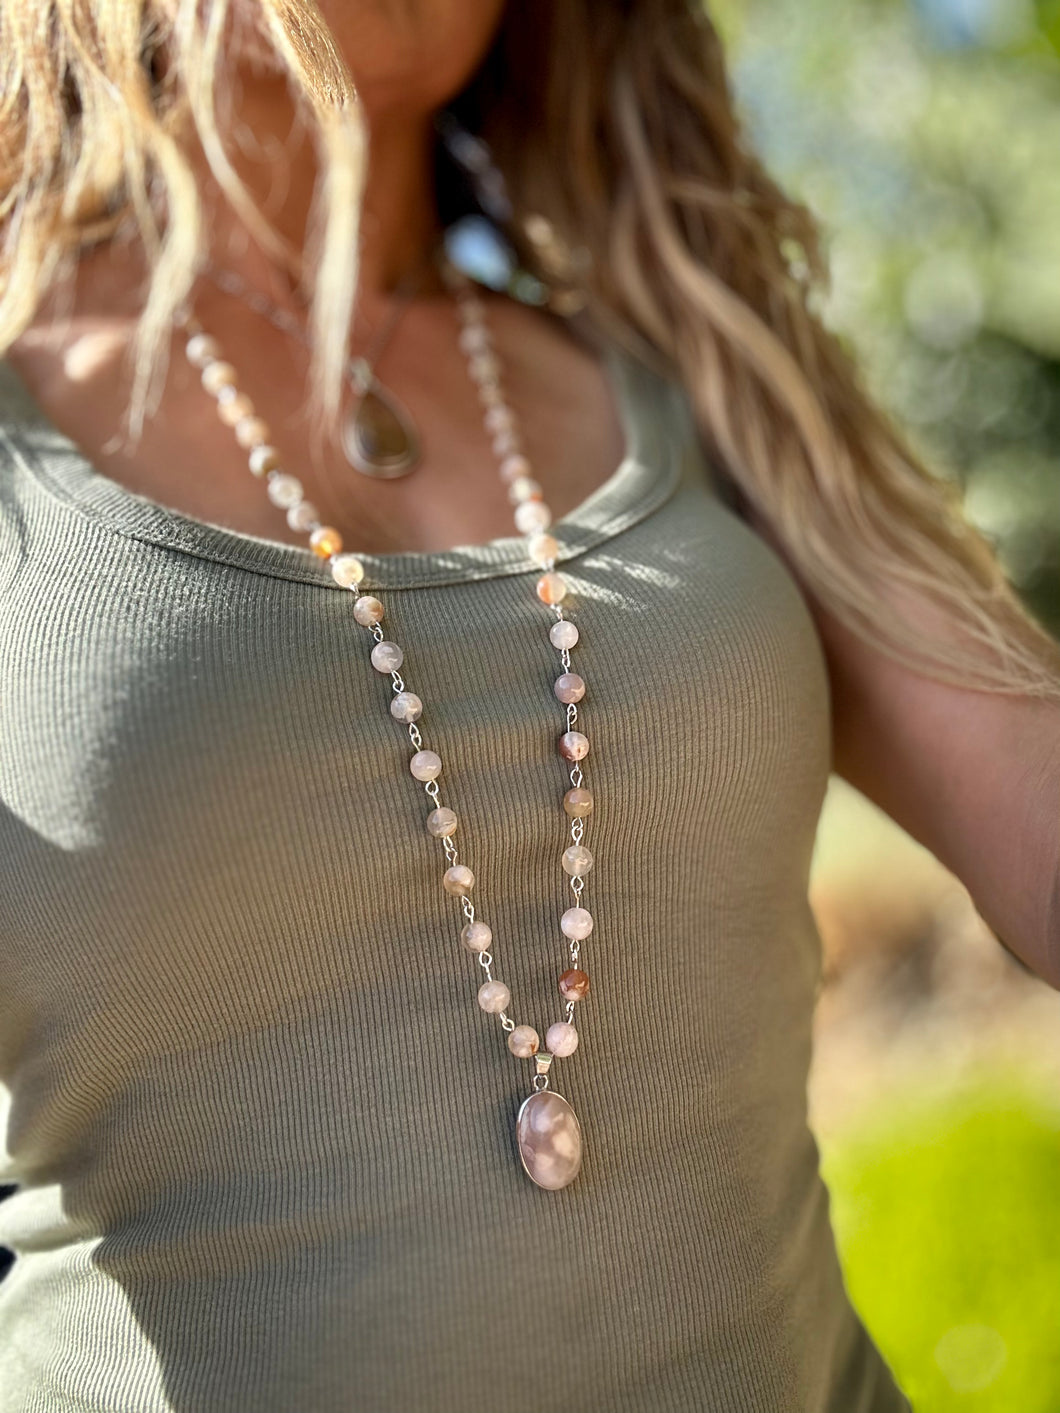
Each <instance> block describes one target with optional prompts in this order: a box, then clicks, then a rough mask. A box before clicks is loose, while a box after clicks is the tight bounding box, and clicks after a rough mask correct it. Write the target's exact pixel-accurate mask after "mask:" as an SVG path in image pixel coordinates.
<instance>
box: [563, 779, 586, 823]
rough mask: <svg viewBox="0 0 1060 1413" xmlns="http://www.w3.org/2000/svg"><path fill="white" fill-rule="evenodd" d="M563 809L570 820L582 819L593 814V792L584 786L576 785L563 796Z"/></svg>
mask: <svg viewBox="0 0 1060 1413" xmlns="http://www.w3.org/2000/svg"><path fill="white" fill-rule="evenodd" d="M563 808H564V809H565V810H566V811H567V813H568V814H569V815H570V816H571V818H572V819H584V818H585V816H586V815H587V814H592V812H593V792H592V791H591V790H587V789H586V788H585V786H584V785H576V786H575V787H574V789H573V790H568V791H567V793H566V794H565V795H564V796H563Z"/></svg>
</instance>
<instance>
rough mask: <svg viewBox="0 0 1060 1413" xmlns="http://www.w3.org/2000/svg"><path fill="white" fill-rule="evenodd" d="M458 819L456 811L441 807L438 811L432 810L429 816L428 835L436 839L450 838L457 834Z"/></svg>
mask: <svg viewBox="0 0 1060 1413" xmlns="http://www.w3.org/2000/svg"><path fill="white" fill-rule="evenodd" d="M456 826H457V818H456V811H455V810H451V809H449V808H447V806H445V805H440V806H439V807H438V809H436V810H431V812H430V814H429V815H428V816H427V833H428V834H433V835H434V837H435V838H436V839H445V838H448V836H449V835H450V834H455V833H456Z"/></svg>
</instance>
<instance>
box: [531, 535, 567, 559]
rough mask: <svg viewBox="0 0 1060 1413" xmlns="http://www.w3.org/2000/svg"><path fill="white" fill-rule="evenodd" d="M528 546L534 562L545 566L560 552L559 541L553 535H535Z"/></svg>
mask: <svg viewBox="0 0 1060 1413" xmlns="http://www.w3.org/2000/svg"><path fill="white" fill-rule="evenodd" d="M526 548H527V551H528V553H529V555H530V558H531V559H532V560H533V561H534V563H535V564H540V565H541V566H542V567H544V566H545V565H546V564H550V563H551V562H552V560H554V559H555V558H556V555H557V554H559V541H558V540H556V539H555V538H554V537H553V536H552V535H535V536H534V537H533V539H532V540H531V541H530V542H529V543H528V545H527V547H526Z"/></svg>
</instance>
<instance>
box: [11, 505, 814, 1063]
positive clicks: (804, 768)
mask: <svg viewBox="0 0 1060 1413" xmlns="http://www.w3.org/2000/svg"><path fill="white" fill-rule="evenodd" d="M100 544H101V545H102V546H103V548H104V550H106V549H107V548H108V547H109V551H110V553H109V557H108V556H107V555H106V554H104V557H103V558H102V559H101V560H99V561H97V562H96V565H95V574H94V577H93V578H92V580H91V582H90V583H71V582H64V581H62V580H61V579H60V580H57V579H56V578H55V577H54V576H35V575H32V574H27V575H24V576H22V578H21V580H20V581H19V589H20V592H19V594H18V595H17V600H16V598H15V597H9V598H8V599H7V600H5V602H4V605H3V612H2V614H0V657H2V659H3V663H4V674H5V680H8V681H10V682H12V683H13V684H14V687H13V689H12V690H9V691H8V692H7V693H6V694H5V696H4V698H3V701H2V702H0V719H2V728H0V729H2V737H3V740H4V743H5V747H4V754H3V757H2V758H0V760H2V765H0V789H2V794H3V801H4V806H5V808H4V812H3V815H2V817H0V842H2V848H0V855H2V857H3V859H4V860H5V863H4V870H5V875H6V876H5V878H4V888H3V901H2V903H0V970H2V971H3V973H4V976H5V987H6V992H5V994H6V998H7V1004H8V1005H10V1006H12V1007H14V1008H15V1009H16V1010H17V1009H18V1008H19V1007H20V1005H24V1006H27V1007H30V1008H36V1009H37V1010H38V1011H39V1010H40V1008H41V1007H43V1010H44V1011H45V1013H50V1014H51V1015H52V1016H53V1017H54V1018H55V1019H56V1020H57V1021H58V1020H59V1019H60V1018H61V1013H62V1011H63V1010H64V1008H68V1007H69V1008H72V1009H73V1010H75V1011H76V1012H77V1013H78V1015H79V1016H80V1017H81V1019H82V1021H83V1023H84V1024H85V1025H86V1027H87V1030H86V1039H87V1038H89V1037H91V1035H92V1034H93V1030H94V1027H95V1026H97V1025H104V1026H113V1025H114V1024H121V1025H123V1026H124V1027H126V1029H127V1030H129V1031H130V1032H132V1033H137V1034H140V1035H141V1041H140V1043H142V1044H143V1045H144V1046H147V1047H154V1046H158V1045H162V1046H167V1045H184V1044H187V1043H194V1041H195V1040H196V1039H199V1040H206V1039H210V1038H215V1037H216V1036H217V1035H219V1034H223V1033H224V1032H225V1030H226V1028H228V1027H230V1026H231V1025H232V1024H233V1017H235V1016H238V1018H239V1021H238V1023H239V1024H240V1025H248V1024H249V1025H254V1024H257V1023H267V1021H268V1020H269V1019H270V1018H271V1017H273V1016H275V1015H276V1014H278V1013H279V1012H281V1011H282V1010H283V1008H284V1007H285V1006H287V1005H289V1004H291V1002H292V1001H293V1000H294V999H295V998H297V997H299V996H303V997H304V996H309V995H317V994H322V993H328V992H330V991H333V990H334V989H335V988H342V989H349V990H352V991H353V992H355V993H357V994H360V995H361V996H362V997H363V998H365V1004H370V998H371V996H372V995H373V994H374V993H375V992H376V990H377V989H378V988H379V987H380V986H387V985H398V986H401V985H403V984H406V983H405V982H404V981H403V980H402V978H403V977H406V976H407V975H408V969H409V966H410V965H411V963H410V959H413V960H414V963H415V965H414V967H413V971H414V973H415V975H416V976H417V978H418V982H417V984H419V982H420V981H422V982H423V983H424V984H429V983H430V982H431V981H432V980H436V981H438V982H439V984H440V985H441V986H442V987H443V988H444V987H446V986H449V985H450V984H451V979H452V972H453V967H454V966H456V965H459V958H458V957H456V956H455V953H456V951H457V944H456V942H455V938H456V936H457V934H458V931H459V921H460V919H459V918H458V916H457V913H458V911H459V908H458V904H457V902H456V900H454V899H453V898H452V897H450V896H449V895H447V894H446V893H445V892H444V890H443V889H442V886H441V876H442V873H443V872H444V869H445V867H446V864H447V860H446V858H445V856H444V854H443V851H442V848H441V847H440V844H439V841H438V840H437V839H434V838H432V837H431V836H430V835H429V834H428V833H427V830H426V828H425V820H426V816H427V814H428V812H429V810H430V809H431V808H433V803H432V802H431V801H430V800H429V799H428V798H427V797H426V795H425V793H424V789H423V786H422V785H421V784H420V783H419V782H417V781H416V780H415V779H414V778H413V777H412V776H411V774H410V772H409V769H408V762H409V758H410V755H411V753H412V750H413V746H412V744H411V742H410V740H409V736H408V732H407V728H406V727H404V726H403V725H402V724H401V723H399V722H398V721H396V720H395V719H394V717H393V716H392V715H391V714H390V711H389V703H390V700H391V698H392V696H393V684H392V681H391V678H390V676H389V674H384V673H380V672H377V671H375V670H374V669H373V668H372V667H371V665H370V662H369V657H368V653H369V648H370V646H371V641H372V640H371V638H370V637H369V635H368V634H367V633H366V632H365V630H364V629H363V628H361V627H359V626H358V625H357V624H356V623H355V622H354V620H353V617H352V613H351V611H350V610H351V607H352V596H350V595H347V594H343V593H339V592H335V591H332V590H330V589H326V588H322V587H320V586H314V585H305V584H294V583H289V582H284V581H279V580H271V579H267V578H265V577H264V576H257V575H253V574H247V573H245V572H243V571H237V570H234V569H232V568H231V567H229V566H222V565H211V564H204V562H202V561H197V560H195V559H193V558H191V557H190V556H182V555H167V554H165V553H164V552H160V551H159V550H158V549H157V547H154V546H144V545H137V544H135V543H134V542H130V541H119V540H117V539H114V538H109V539H105V540H102V541H101V542H100ZM562 569H563V573H564V576H565V577H566V578H567V580H568V582H569V584H570V588H571V593H570V597H569V600H568V601H566V602H565V605H564V606H565V610H566V613H567V616H569V617H570V618H571V619H572V620H573V621H574V622H575V623H576V624H577V625H578V627H579V631H580V635H581V636H580V638H579V642H578V644H577V645H576V647H575V648H574V649H573V650H572V652H571V667H572V670H574V671H576V672H578V673H579V674H580V675H581V676H582V677H583V678H584V680H585V682H586V684H587V690H586V694H585V696H584V698H583V699H582V701H581V702H580V703H579V704H578V722H577V726H578V729H579V730H580V731H582V732H583V733H584V734H585V735H586V736H587V737H588V740H589V743H590V749H589V754H588V756H587V757H586V758H585V759H584V761H583V762H582V768H583V771H584V775H585V783H586V784H587V785H588V786H589V787H590V788H591V789H592V791H593V793H594V797H595V800H596V804H595V808H594V811H593V813H592V815H591V816H590V817H589V819H588V821H587V829H586V835H585V842H586V844H587V845H588V846H589V847H590V849H591V851H592V852H593V855H594V860H595V862H594V867H593V872H592V873H591V874H590V875H589V890H588V893H587V895H586V896H587V897H588V896H590V895H593V896H599V898H600V902H599V904H598V905H597V904H595V903H594V904H592V906H593V907H594V908H598V909H599V921H600V924H601V926H600V935H601V936H605V937H606V933H605V927H606V928H610V929H612V930H613V932H614V933H615V934H616V935H621V934H622V933H623V929H624V928H626V926H627V923H626V920H627V919H629V918H632V917H637V918H643V917H644V916H645V915H646V911H647V912H648V913H650V914H652V915H655V914H657V916H658V919H659V927H660V928H661V929H662V935H664V936H668V933H667V929H668V927H669V926H670V922H672V921H673V920H674V919H676V918H677V917H678V916H680V917H682V918H684V919H685V920H686V921H687V920H688V919H689V918H690V917H696V918H698V919H699V920H700V923H701V924H702V927H706V928H707V929H711V928H716V929H719V932H718V935H719V937H720V938H721V939H722V940H721V941H720V942H719V946H720V947H722V948H724V947H725V946H728V945H731V947H732V955H731V958H730V959H729V961H728V962H726V960H725V956H724V955H715V956H714V957H713V958H712V957H710V956H708V954H707V952H706V951H704V950H703V949H702V946H701V943H702V927H701V928H700V929H699V930H698V931H697V929H696V928H683V929H682V928H677V927H676V926H675V927H674V930H673V937H672V938H669V936H668V941H673V943H674V945H675V946H676V949H677V952H676V955H673V956H671V957H670V958H669V959H668V960H669V962H670V963H671V964H672V965H673V966H674V967H675V968H677V969H681V968H686V969H689V970H691V971H692V972H695V971H697V970H698V971H702V970H703V969H704V968H705V967H710V966H718V965H719V964H720V965H721V966H722V967H723V968H724V967H726V966H731V968H732V971H733V974H734V975H735V972H736V969H737V968H738V967H739V966H741V965H742V959H741V958H740V957H739V956H738V955H737V943H736V941H735V940H733V942H732V943H731V944H727V943H725V941H724V935H725V928H726V926H727V924H726V922H725V919H726V918H727V917H728V916H729V915H730V914H731V912H732V911H733V910H738V909H740V908H743V909H745V910H752V911H754V916H756V917H757V918H758V919H759V922H760V923H761V925H762V926H764V925H765V920H766V919H767V918H769V917H771V916H774V915H775V913H776V910H777V908H778V907H781V906H783V905H784V904H785V903H786V902H787V901H791V902H792V903H794V902H795V901H797V900H798V899H799V897H800V890H802V891H803V892H804V886H805V875H806V868H807V866H808V861H809V855H810V850H811V848H812V843H813V836H814V832H815V827H816V820H817V815H818V812H819V808H820V804H821V800H822V797H823V793H824V788H825V785H826V782H827V775H828V771H829V766H830V721H829V698H828V690H827V680H826V677H825V672H824V664H823V658H822V656H821V653H820V648H819V643H818V640H817V637H816V633H815V630H814V628H813V625H812V620H811V619H810V616H809V613H808V611H807V609H806V606H805V604H804V603H803V601H802V599H801V597H800V595H799V592H798V589H797V587H796V586H795V584H794V582H793V581H792V579H791V578H790V576H789V574H788V573H787V571H786V569H785V568H784V567H783V565H782V564H781V562H780V561H779V560H778V559H777V557H776V556H775V555H774V554H773V553H772V551H770V550H769V549H768V548H767V547H766V546H765V545H764V544H763V542H762V541H761V540H759V539H758V538H757V537H756V536H755V535H754V534H753V533H752V532H751V531H750V530H748V529H747V528H746V526H744V525H743V523H742V522H740V521H738V520H737V519H736V518H735V517H734V516H733V515H732V514H731V513H730V512H729V511H728V510H726V509H725V507H724V506H723V505H722V504H721V503H720V502H719V501H718V500H717V499H716V497H715V496H714V495H713V494H712V493H711V492H710V491H709V489H708V488H707V487H706V486H704V485H702V484H700V483H699V482H697V481H692V482H685V483H684V484H682V486H681V487H680V488H679V489H678V491H677V493H676V494H675V495H674V496H672V497H671V498H670V499H669V500H667V501H666V502H665V504H664V505H662V506H661V507H660V508H659V509H658V510H656V511H655V512H654V513H653V514H652V515H650V516H648V517H646V518H645V519H643V520H641V521H640V522H639V523H638V524H636V525H634V526H632V527H631V528H630V529H628V530H627V531H625V532H623V533H621V534H618V535H615V536H612V537H610V538H608V539H605V540H604V541H603V542H602V543H600V544H598V545H596V546H595V547H594V548H592V549H591V550H589V551H587V552H586V553H585V554H583V555H579V556H576V557H575V558H574V559H572V560H569V561H567V562H566V563H565V564H564V565H563V566H562ZM533 577H534V576H533V575H498V576H495V577H490V578H486V579H483V580H471V581H466V582H461V583H455V584H447V585H442V586H439V587H436V588H432V589H429V590H402V591H395V592H393V593H391V594H390V595H389V596H387V595H386V594H385V593H384V592H383V591H380V597H381V598H383V599H386V617H385V619H384V622H383V627H384V629H385V633H386V636H387V637H388V638H389V639H391V640H393V641H395V642H397V643H398V644H399V645H400V646H401V648H402V649H403V651H404V654H405V656H404V661H403V663H402V665H401V669H400V671H401V677H402V679H403V682H404V686H405V687H406V688H407V690H409V691H412V692H415V693H416V694H417V695H418V696H420V697H421V699H422V701H423V703H424V708H423V713H422V716H421V717H420V719H419V721H418V723H417V727H418V730H419V732H420V734H421V736H422V743H423V745H424V747H426V748H428V749H431V750H434V751H436V752H437V753H438V754H439V755H440V756H441V758H442V762H443V767H442V773H441V775H440V777H439V779H438V787H439V796H440V802H441V803H442V804H444V805H446V806H449V807H450V808H452V809H453V810H455V812H456V814H457V817H458V828H457V831H456V833H455V835H453V842H454V844H455V845H456V847H457V850H458V854H459V858H460V860H461V862H465V863H467V864H468V866H469V867H470V868H471V869H472V870H473V872H474V873H475V876H476V885H475V896H476V899H477V902H476V906H481V908H482V909H483V910H484V911H482V912H481V913H480V916H483V917H484V918H486V920H488V921H490V922H491V925H493V924H494V923H495V924H496V929H497V932H498V935H503V936H508V937H526V936H529V935H536V934H537V933H538V932H541V933H545V932H546V931H547V932H550V931H551V930H554V922H555V917H554V915H555V916H558V911H559V910H560V909H561V906H562V905H565V904H563V897H564V890H565V885H566V883H567V880H566V878H565V876H564V875H563V873H562V871H561V869H560V866H559V855H560V853H561V851H562V849H563V847H564V846H565V845H566V844H567V843H569V827H570V821H569V819H567V817H566V816H565V815H564V813H563V810H562V806H561V801H562V796H563V793H564V790H565V789H566V788H567V787H568V786H569V779H568V769H569V767H568V766H567V764H566V762H565V761H564V760H563V758H562V757H561V756H560V754H559V753H558V751H557V742H558V738H559V736H560V735H561V733H562V732H563V731H564V730H565V729H566V725H567V722H566V713H565V709H564V708H563V707H562V706H561V705H560V704H559V702H558V701H557V699H556V697H555V694H554V692H553V683H554V680H555V677H556V676H557V675H558V673H559V672H560V671H561V670H562V665H561V663H560V661H559V654H558V653H557V652H556V650H555V648H553V647H552V645H551V643H550V641H549V638H548V626H549V624H550V623H551V621H552V617H551V615H550V613H549V612H548V610H546V609H544V607H543V606H542V605H541V604H540V603H539V602H538V600H537V599H536V597H535V595H534V593H533ZM568 901H569V900H568ZM596 915H597V914H596V913H595V912H594V916H596ZM747 916H748V917H751V911H748V914H747ZM668 919H669V920H670V922H668ZM752 920H753V919H752ZM697 939H699V940H698V941H697ZM633 940H634V942H635V943H636V945H637V946H639V948H640V951H639V952H637V953H635V954H634V962H633V963H632V964H633V965H637V966H640V967H642V968H643V969H644V973H645V974H644V976H642V977H641V978H640V982H641V983H643V984H649V985H650V984H651V983H650V976H651V972H652V968H653V967H654V965H655V964H656V961H657V959H656V957H655V956H654V953H653V949H654V948H655V947H656V946H657V945H658V939H652V938H647V939H641V940H640V941H639V942H637V941H636V939H633ZM381 958H382V959H383V965H381ZM524 965H525V966H526V967H529V966H530V965H531V963H530V962H529V961H528V960H527V961H525V962H524V961H515V962H514V966H515V967H516V971H517V975H518V974H519V973H518V968H519V967H522V966H524ZM533 965H535V966H536V965H538V962H536V961H535V962H534V963H533ZM522 979H523V981H524V982H529V983H530V984H540V983H541V978H536V981H535V980H534V978H532V977H531V973H530V972H529V971H527V972H526V973H525V975H524V976H523V977H522ZM635 981H636V979H634V982H635ZM160 994H161V995H165V996H167V997H168V1002H167V1006H166V1007H165V1008H164V1009H163V1010H162V1011H160V1010H159V1008H158V1006H157V997H158V996H159V995H160ZM461 995H463V993H461ZM152 997H153V998H156V999H155V1000H154V1001H152V1000H150V998H152ZM464 1000H465V1001H466V998H464ZM67 1019H68V1018H67Z"/></svg>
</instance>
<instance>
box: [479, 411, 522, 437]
mask: <svg viewBox="0 0 1060 1413" xmlns="http://www.w3.org/2000/svg"><path fill="white" fill-rule="evenodd" d="M514 426H515V414H514V413H513V412H512V410H511V408H510V407H491V408H490V410H489V411H488V412H487V413H486V428H487V430H488V431H490V432H493V433H494V435H496V434H497V433H498V432H510V431H511V430H512V428H513V427H514Z"/></svg>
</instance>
